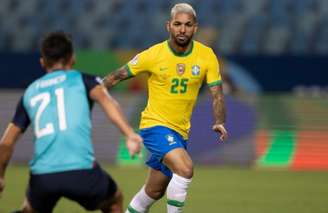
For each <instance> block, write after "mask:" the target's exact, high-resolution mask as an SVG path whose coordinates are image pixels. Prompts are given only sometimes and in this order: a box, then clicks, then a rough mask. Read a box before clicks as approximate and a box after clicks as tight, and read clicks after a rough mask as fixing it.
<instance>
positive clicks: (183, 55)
mask: <svg viewBox="0 0 328 213" xmlns="http://www.w3.org/2000/svg"><path fill="white" fill-rule="evenodd" d="M166 44H167V46H168V48H169V50H171V52H172V53H173V54H174V55H175V56H179V57H186V56H188V55H190V53H191V52H192V50H193V49H194V41H191V47H190V49H189V50H188V51H186V52H183V53H180V52H177V51H175V50H174V49H173V48H172V47H171V46H170V43H169V40H166Z"/></svg>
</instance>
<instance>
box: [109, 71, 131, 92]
mask: <svg viewBox="0 0 328 213" xmlns="http://www.w3.org/2000/svg"><path fill="white" fill-rule="evenodd" d="M131 77H133V76H131V75H130V74H129V70H128V68H127V67H126V66H123V67H121V68H119V69H117V70H115V71H113V72H111V73H109V74H108V75H107V76H106V77H105V78H104V79H103V84H104V86H105V87H106V88H107V89H110V88H112V87H113V86H115V85H116V84H117V83H118V82H120V81H123V80H126V79H128V78H131Z"/></svg>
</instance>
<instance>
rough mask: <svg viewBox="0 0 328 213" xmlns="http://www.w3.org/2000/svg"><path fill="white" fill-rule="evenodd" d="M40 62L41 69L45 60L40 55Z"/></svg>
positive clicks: (44, 65)
mask: <svg viewBox="0 0 328 213" xmlns="http://www.w3.org/2000/svg"><path fill="white" fill-rule="evenodd" d="M40 64H41V67H42V68H43V69H44V68H45V67H46V64H45V61H44V59H43V58H42V57H41V58H40Z"/></svg>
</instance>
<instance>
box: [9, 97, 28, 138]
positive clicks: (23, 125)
mask: <svg viewBox="0 0 328 213" xmlns="http://www.w3.org/2000/svg"><path fill="white" fill-rule="evenodd" d="M12 123H13V124H15V125H16V126H18V127H19V128H20V129H21V130H22V132H24V131H25V130H26V129H27V127H28V126H29V125H30V123H31V121H30V118H29V117H28V114H27V112H26V110H25V107H24V105H23V97H21V99H20V100H19V102H18V104H17V106H16V112H15V115H14V117H13V119H12Z"/></svg>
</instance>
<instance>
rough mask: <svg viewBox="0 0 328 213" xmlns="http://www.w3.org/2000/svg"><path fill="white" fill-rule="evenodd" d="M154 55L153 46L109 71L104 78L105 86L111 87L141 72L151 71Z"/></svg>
mask: <svg viewBox="0 0 328 213" xmlns="http://www.w3.org/2000/svg"><path fill="white" fill-rule="evenodd" d="M153 57H154V53H153V52H152V49H151V48H150V49H147V50H145V51H143V52H141V53H139V54H137V55H136V56H135V57H134V58H133V59H132V60H130V61H129V62H128V63H127V64H126V65H124V66H122V67H121V68H119V69H117V70H115V71H113V72H111V73H109V74H108V75H107V76H106V77H105V78H104V79H103V84H104V86H105V87H106V88H107V89H110V88H112V87H113V86H114V85H116V84H117V83H119V82H120V81H123V80H126V79H129V78H132V77H134V76H135V75H137V74H139V73H141V72H145V71H149V70H150V67H151V65H152V63H153V61H154V60H153Z"/></svg>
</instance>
